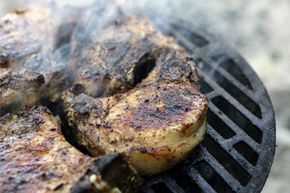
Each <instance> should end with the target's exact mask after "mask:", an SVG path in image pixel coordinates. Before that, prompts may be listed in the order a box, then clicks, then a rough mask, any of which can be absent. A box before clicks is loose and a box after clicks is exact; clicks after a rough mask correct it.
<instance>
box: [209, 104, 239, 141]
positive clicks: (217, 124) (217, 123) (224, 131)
mask: <svg viewBox="0 0 290 193" xmlns="http://www.w3.org/2000/svg"><path fill="white" fill-rule="evenodd" d="M207 120H208V124H209V125H210V126H211V127H212V128H213V129H214V130H215V131H216V132H218V133H219V134H220V135H221V136H222V137H223V138H225V139H229V138H232V137H233V136H235V135H236V134H235V132H234V131H233V130H232V129H231V128H230V127H229V126H228V125H227V124H226V123H225V122H223V121H222V120H221V119H220V118H219V117H218V116H217V115H216V114H215V113H214V112H212V111H211V110H210V109H208V112H207Z"/></svg>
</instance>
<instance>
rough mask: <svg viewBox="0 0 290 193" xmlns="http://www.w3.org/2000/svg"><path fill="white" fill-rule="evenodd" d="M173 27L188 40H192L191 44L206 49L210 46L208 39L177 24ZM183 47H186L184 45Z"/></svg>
mask: <svg viewBox="0 0 290 193" xmlns="http://www.w3.org/2000/svg"><path fill="white" fill-rule="evenodd" d="M172 27H173V28H174V30H176V31H179V32H181V34H182V35H184V37H187V38H188V39H190V42H191V43H193V44H194V45H195V46H197V47H199V48H201V47H204V46H206V45H208V44H209V41H208V40H207V39H205V38H204V37H202V36H200V35H198V34H197V33H195V32H193V31H192V30H189V29H186V28H184V27H181V26H179V25H176V24H173V25H172ZM181 44H182V43H181ZM182 46H184V45H183V44H182ZM191 51H192V50H191Z"/></svg>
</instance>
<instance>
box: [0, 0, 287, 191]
mask: <svg viewBox="0 0 290 193" xmlns="http://www.w3.org/2000/svg"><path fill="white" fill-rule="evenodd" d="M62 2H64V1H62ZM69 2H70V3H73V4H78V1H77V0H71V1H69ZM90 2H92V1H91V0H83V1H82V3H90ZM140 2H141V3H142V6H143V7H144V8H145V10H150V11H151V12H152V13H155V14H158V15H159V17H160V18H163V19H166V20H168V21H171V20H173V19H182V20H186V21H188V22H191V23H192V26H193V27H202V28H206V29H207V30H209V31H210V32H211V33H213V34H215V35H216V36H217V37H220V38H221V40H222V41H225V42H227V43H228V44H230V45H232V46H233V47H234V48H236V49H237V50H238V51H239V52H240V53H241V54H242V55H243V56H244V57H245V58H246V60H248V62H249V63H250V64H251V65H252V67H253V68H254V69H255V70H256V72H257V74H258V75H259V76H260V77H261V79H262V80H263V82H264V84H265V86H266V88H267V89H268V91H269V94H270V96H271V99H272V102H273V105H274V109H275V112H276V121H277V149H276V155H275V159H274V164H273V167H272V170H271V173H270V175H269V178H268V180H267V183H266V185H265V187H264V189H263V191H262V192H263V193H281V192H283V193H288V192H290V188H289V179H290V164H288V163H290V108H289V107H290V100H289V98H290V97H289V96H290V76H289V72H290V70H289V69H290V62H289V59H290V57H289V56H290V52H289V50H290V44H289V43H290V33H289V30H288V28H289V26H290V19H289V18H290V11H289V10H290V1H289V0H256V1H249V0H240V1H230V0H219V1H215V0H208V1H203V0H179V1H174V0H158V1H154V3H152V1H150V0H140ZM23 4H24V2H23V1H21V0H9V1H8V0H1V1H0V16H1V15H3V14H4V13H6V12H7V11H8V10H11V9H14V8H15V7H20V6H22V5H23Z"/></svg>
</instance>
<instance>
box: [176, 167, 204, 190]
mask: <svg viewBox="0 0 290 193" xmlns="http://www.w3.org/2000/svg"><path fill="white" fill-rule="evenodd" d="M171 176H172V177H173V178H174V179H175V181H176V183H177V184H178V185H179V186H180V187H181V188H182V189H183V190H184V192H188V193H202V192H203V191H202V190H201V189H200V187H199V186H198V185H197V184H196V183H195V181H194V180H193V179H192V178H191V176H189V175H188V174H187V173H185V172H184V171H182V170H180V169H178V170H177V169H176V170H173V171H172V172H171Z"/></svg>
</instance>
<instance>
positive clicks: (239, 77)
mask: <svg viewBox="0 0 290 193" xmlns="http://www.w3.org/2000/svg"><path fill="white" fill-rule="evenodd" d="M165 32H169V33H167V34H168V35H171V36H173V37H174V38H175V39H176V40H177V41H178V43H179V44H181V45H182V46H183V47H184V48H185V49H186V50H187V51H188V52H189V53H190V54H192V57H193V59H194V60H195V61H196V63H197V68H198V73H199V75H200V77H201V80H200V84H201V90H202V92H203V93H205V94H206V95H207V97H208V99H209V111H208V115H207V119H208V125H207V133H206V135H205V139H204V141H203V143H202V144H201V145H199V146H198V147H197V148H196V149H195V150H194V151H193V152H192V153H191V155H190V156H189V157H188V158H187V159H186V160H185V161H184V162H183V163H181V164H179V165H178V166H176V167H175V168H173V169H171V170H169V171H167V172H165V173H162V174H159V175H156V176H152V177H150V178H147V179H145V182H144V184H143V186H142V187H141V190H140V191H141V192H144V193H145V192H146V193H147V192H149V193H153V192H158V193H185V192H186V193H187V192H188V193H189V192H190V193H191V192H193V193H199V192H205V193H212V192H218V193H227V192H245V193H250V192H260V191H261V190H262V188H263V186H264V184H265V181H266V179H267V177H268V174H269V171H270V167H271V165H272V161H273V157H274V152H275V118H274V112H273V108H272V104H271V101H270V98H269V96H268V94H267V91H266V90H265V88H264V86H263V84H262V82H261V80H260V79H259V78H258V76H257V75H256V74H255V72H254V71H253V70H252V69H251V67H250V66H249V64H248V63H247V62H246V61H245V60H244V59H243V58H242V57H241V56H240V55H239V54H238V53H237V52H236V51H234V50H233V49H232V48H229V47H228V46H226V45H224V44H223V43H221V42H219V41H218V40H217V39H215V38H213V37H212V36H211V35H208V34H207V32H206V31H200V30H194V31H193V30H192V29H189V28H185V27H183V26H178V25H172V26H171V27H170V29H167V30H165Z"/></svg>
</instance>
